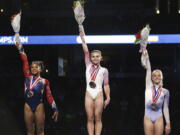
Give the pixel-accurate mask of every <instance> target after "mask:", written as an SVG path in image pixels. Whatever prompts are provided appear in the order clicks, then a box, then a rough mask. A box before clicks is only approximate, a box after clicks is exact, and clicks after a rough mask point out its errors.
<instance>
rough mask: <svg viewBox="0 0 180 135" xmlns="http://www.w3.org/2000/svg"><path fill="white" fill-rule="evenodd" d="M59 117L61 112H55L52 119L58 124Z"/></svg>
mask: <svg viewBox="0 0 180 135" xmlns="http://www.w3.org/2000/svg"><path fill="white" fill-rule="evenodd" d="M58 116H59V112H58V111H55V112H54V113H53V116H52V119H53V120H54V121H55V122H57V121H58Z"/></svg>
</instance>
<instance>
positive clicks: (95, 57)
mask: <svg viewBox="0 0 180 135" xmlns="http://www.w3.org/2000/svg"><path fill="white" fill-rule="evenodd" d="M90 58H91V62H92V63H93V64H94V65H99V64H100V62H101V60H102V56H101V51H99V50H94V51H92V52H91V57H90Z"/></svg>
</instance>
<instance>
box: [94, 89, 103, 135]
mask: <svg viewBox="0 0 180 135" xmlns="http://www.w3.org/2000/svg"><path fill="white" fill-rule="evenodd" d="M103 106H104V100H103V94H102V92H100V93H99V94H98V96H97V97H96V99H95V135H100V134H101V130H102V121H101V117H102V112H103Z"/></svg>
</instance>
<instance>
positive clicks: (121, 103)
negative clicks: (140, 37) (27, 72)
mask: <svg viewBox="0 0 180 135" xmlns="http://www.w3.org/2000/svg"><path fill="white" fill-rule="evenodd" d="M168 2H169V3H170V4H169V5H168ZM178 2H179V1H178V0H160V1H159V10H160V14H156V10H155V7H156V6H157V5H156V0H87V1H86V5H85V12H86V20H85V22H84V27H85V31H86V34H87V35H91V34H134V33H136V32H137V31H138V30H139V29H140V28H142V27H143V26H144V25H145V24H146V23H150V25H151V28H152V31H151V33H152V34H179V32H180V25H179V24H180V19H179V17H180V16H179V14H178V5H179V3H178ZM72 3H73V1H72V0H51V1H49V0H22V1H20V0H0V9H4V12H1V13H0V35H13V30H12V28H11V25H10V19H9V17H10V15H12V14H13V13H15V12H17V11H19V9H22V11H23V14H22V26H21V34H22V35H74V34H78V27H77V23H76V21H75V19H74V16H73V11H72ZM24 48H25V51H26V53H27V55H28V58H29V61H32V60H43V61H44V63H45V65H46V69H48V71H49V72H47V73H43V74H42V76H43V77H45V78H47V79H49V81H50V82H51V89H52V93H53V96H54V98H55V100H56V102H57V104H58V106H59V108H60V120H59V122H57V123H54V122H53V121H52V119H51V115H52V110H51V108H50V106H49V105H48V104H47V102H46V100H45V105H46V124H45V127H46V128H45V131H46V135H87V131H86V114H85V110H84V94H85V76H84V75H85V65H84V60H83V52H82V48H81V46H80V45H61V46H59V45H49V46H39V45H38V46H25V47H24ZM89 48H90V50H92V49H100V50H102V52H103V57H104V61H103V62H102V65H103V66H105V67H107V68H108V70H109V73H110V86H111V103H110V105H109V106H108V108H107V109H106V110H105V111H104V113H103V124H104V126H103V131H102V135H119V134H120V135H144V132H143V116H144V89H145V88H144V86H145V81H144V79H145V70H144V69H143V68H142V66H141V63H140V54H139V53H138V50H139V46H134V45H132V44H129V45H89ZM148 50H149V54H150V60H151V64H152V69H156V68H158V69H161V70H162V71H163V74H164V87H165V88H167V89H169V91H170V95H171V97H170V116H171V123H172V133H171V135H179V134H180V129H179V128H178V127H179V125H180V119H179V114H180V107H179V102H180V100H179V98H180V91H179V88H180V85H179V81H180V46H179V44H158V45H156V44H150V45H148ZM59 57H61V58H63V60H64V65H65V68H64V69H63V70H64V72H65V76H61V77H60V76H58V58H59ZM23 80H24V78H23V73H22V63H21V61H20V57H19V55H18V51H17V49H16V48H15V47H14V46H0V134H2V135H10V134H15V135H23V134H25V132H26V130H25V124H24V119H23V105H24V98H23Z"/></svg>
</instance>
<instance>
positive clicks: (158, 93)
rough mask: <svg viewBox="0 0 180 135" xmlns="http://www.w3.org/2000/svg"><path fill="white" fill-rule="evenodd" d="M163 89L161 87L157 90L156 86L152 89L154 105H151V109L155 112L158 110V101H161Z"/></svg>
mask: <svg viewBox="0 0 180 135" xmlns="http://www.w3.org/2000/svg"><path fill="white" fill-rule="evenodd" d="M161 92H162V89H161V87H159V88H158V89H157V90H156V88H155V86H154V87H153V88H152V104H151V108H152V109H153V110H157V109H158V107H157V104H156V102H157V100H158V99H159V97H160V95H161Z"/></svg>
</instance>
